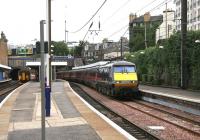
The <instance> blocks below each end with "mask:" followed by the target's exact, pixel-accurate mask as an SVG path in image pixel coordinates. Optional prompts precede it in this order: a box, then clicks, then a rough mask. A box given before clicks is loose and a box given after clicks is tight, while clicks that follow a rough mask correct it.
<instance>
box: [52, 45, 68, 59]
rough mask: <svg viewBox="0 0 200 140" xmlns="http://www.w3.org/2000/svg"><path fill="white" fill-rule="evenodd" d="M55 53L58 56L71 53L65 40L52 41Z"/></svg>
mask: <svg viewBox="0 0 200 140" xmlns="http://www.w3.org/2000/svg"><path fill="white" fill-rule="evenodd" d="M52 45H53V46H54V48H53V51H54V52H53V54H54V55H57V56H67V55H68V54H69V49H68V46H67V44H66V43H65V42H64V41H58V42H56V41H52Z"/></svg>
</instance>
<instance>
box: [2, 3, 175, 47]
mask: <svg viewBox="0 0 200 140" xmlns="http://www.w3.org/2000/svg"><path fill="white" fill-rule="evenodd" d="M104 1H105V0H51V5H52V11H51V14H52V32H51V34H52V40H53V41H63V40H65V20H66V30H67V31H68V35H67V37H66V40H68V41H69V42H70V41H77V42H79V41H80V40H83V38H84V36H85V34H86V33H87V30H88V29H89V26H90V25H91V23H92V22H93V26H92V27H91V28H90V29H91V30H98V29H99V27H98V24H99V22H100V24H101V28H100V30H101V31H98V32H96V33H95V32H92V33H91V32H88V34H87V35H86V37H85V40H88V41H89V42H90V43H97V42H102V40H103V39H104V38H108V39H109V40H113V41H118V40H119V39H120V37H121V36H124V37H128V32H126V30H127V29H128V23H129V14H130V13H134V14H135V13H136V14H137V16H140V15H143V14H144V13H145V12H150V14H151V15H160V14H163V13H162V12H163V11H164V10H165V8H166V5H165V3H166V2H167V3H168V4H167V7H168V8H170V9H173V10H175V9H174V4H173V0H107V1H106V3H105V4H104V5H103V7H102V8H101V9H100V11H99V12H98V13H97V14H96V16H95V17H94V18H93V19H92V20H91V21H90V22H89V23H88V24H87V25H86V26H85V27H84V28H83V29H81V30H80V31H78V32H76V33H73V32H75V31H77V30H79V29H80V28H81V27H82V26H83V25H84V24H85V23H86V22H87V21H88V20H89V19H90V18H91V17H92V16H93V15H94V13H95V12H96V11H97V9H98V8H99V7H100V6H101V5H102V3H103V2H104ZM46 3H47V0H0V4H1V8H0V17H1V22H0V31H3V32H4V33H5V35H6V37H7V39H8V44H11V45H22V44H34V43H35V40H36V39H37V40H39V39H40V25H39V23H40V20H45V19H46V15H47V14H46V13H47V4H46ZM45 30H46V25H45ZM45 40H46V31H45Z"/></svg>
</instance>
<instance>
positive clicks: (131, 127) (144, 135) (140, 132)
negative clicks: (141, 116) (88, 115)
mask: <svg viewBox="0 0 200 140" xmlns="http://www.w3.org/2000/svg"><path fill="white" fill-rule="evenodd" d="M70 86H71V87H72V88H73V90H75V91H76V93H78V94H79V95H80V96H81V97H82V98H84V99H85V100H86V101H87V102H88V103H89V104H91V105H92V106H93V107H94V108H96V109H97V110H98V111H100V112H101V113H102V114H104V115H105V116H107V117H108V118H109V119H110V120H112V121H113V122H115V123H116V124H117V125H118V126H120V127H121V128H123V129H124V130H126V131H127V132H128V133H129V134H131V135H132V136H134V137H135V138H137V139H139V140H159V138H158V137H156V136H154V135H153V134H150V133H149V132H147V131H145V130H144V129H142V128H140V127H138V126H137V125H135V124H134V123H130V122H129V121H128V120H126V119H125V118H123V117H122V116H120V115H119V114H116V113H115V112H113V111H112V110H110V109H109V108H107V107H106V106H104V105H102V104H100V103H99V102H98V101H97V100H95V99H94V98H92V97H91V96H89V95H88V94H86V93H85V91H83V90H82V89H81V88H80V87H79V86H78V85H77V84H75V83H70Z"/></svg>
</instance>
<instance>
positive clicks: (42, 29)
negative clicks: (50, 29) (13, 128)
mask: <svg viewBox="0 0 200 140" xmlns="http://www.w3.org/2000/svg"><path fill="white" fill-rule="evenodd" d="M44 24H45V21H44V20H41V21H40V46H41V47H40V57H41V71H40V78H41V85H40V86H41V120H42V121H41V126H42V132H41V133H42V134H41V138H42V140H45V59H44V56H45V54H44Z"/></svg>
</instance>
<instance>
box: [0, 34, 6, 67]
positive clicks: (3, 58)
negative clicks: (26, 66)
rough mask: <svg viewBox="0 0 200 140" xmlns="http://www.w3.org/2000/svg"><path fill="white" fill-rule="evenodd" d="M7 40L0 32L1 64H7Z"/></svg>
mask: <svg viewBox="0 0 200 140" xmlns="http://www.w3.org/2000/svg"><path fill="white" fill-rule="evenodd" d="M7 42H8V40H7V39H6V36H5V34H4V33H3V32H1V38H0V64H2V65H6V66H7V65H8V48H7Z"/></svg>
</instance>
